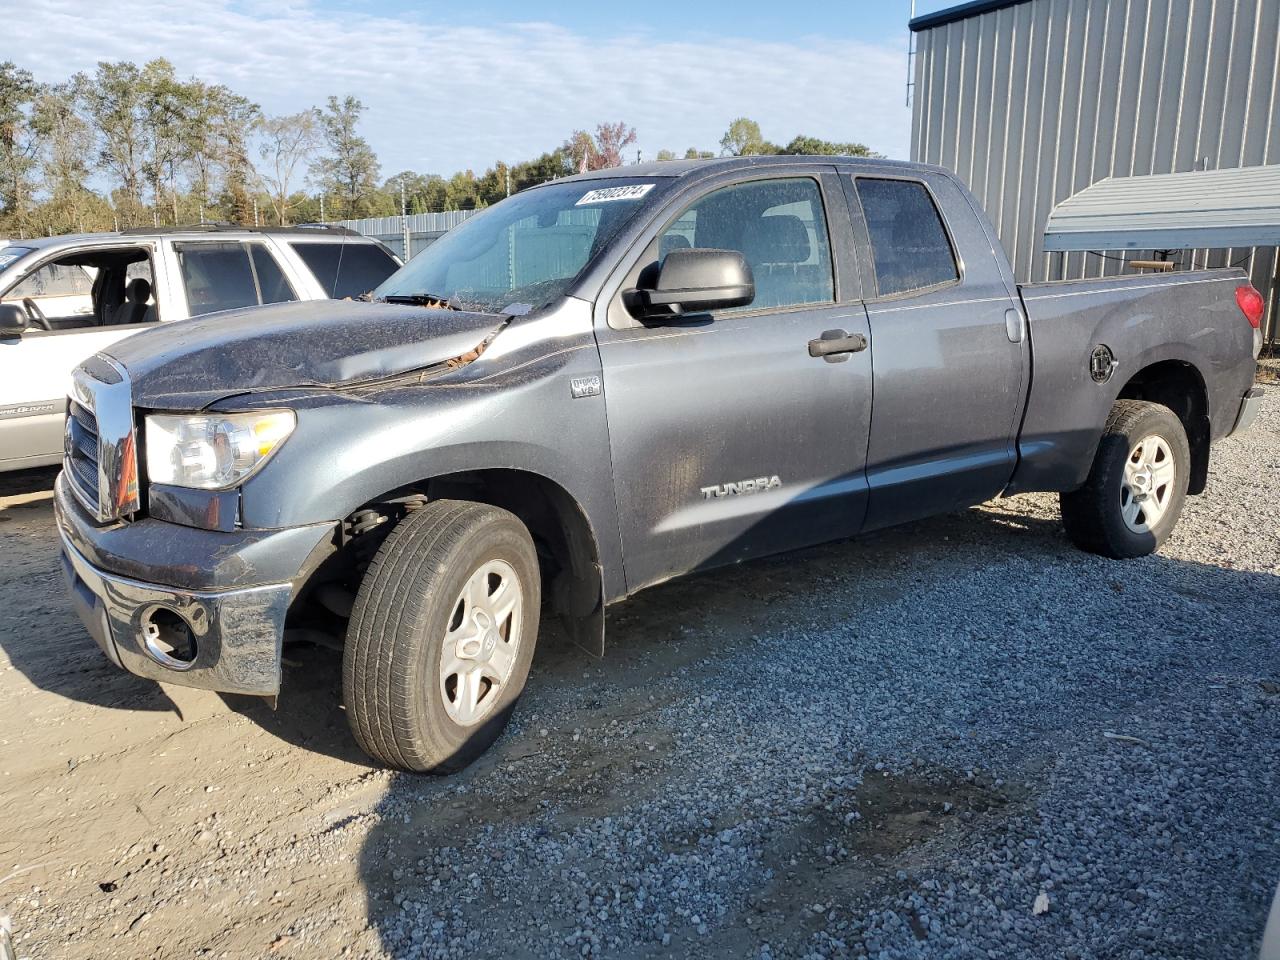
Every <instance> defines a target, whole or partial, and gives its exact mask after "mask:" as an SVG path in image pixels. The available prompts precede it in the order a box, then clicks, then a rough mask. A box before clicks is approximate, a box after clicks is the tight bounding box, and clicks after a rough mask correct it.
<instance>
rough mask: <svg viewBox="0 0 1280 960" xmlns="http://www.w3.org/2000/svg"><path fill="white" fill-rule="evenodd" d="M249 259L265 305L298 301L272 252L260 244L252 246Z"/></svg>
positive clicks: (259, 293) (259, 295)
mask: <svg viewBox="0 0 1280 960" xmlns="http://www.w3.org/2000/svg"><path fill="white" fill-rule="evenodd" d="M249 258H250V262H251V263H252V264H253V272H254V274H255V275H256V276H257V280H258V297H259V299H260V300H261V301H262V302H263V303H285V302H287V301H289V300H297V299H298V295H297V294H296V293H294V292H293V287H291V286H290V285H289V281H288V280H286V279H285V277H284V273H283V272H282V271H281V270H280V264H278V263H276V258H275V257H273V256H272V255H271V251H270V250H268V249H267V248H266V247H265V246H263V245H262V244H260V243H253V244H250V245H249Z"/></svg>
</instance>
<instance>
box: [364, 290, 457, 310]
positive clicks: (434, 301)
mask: <svg viewBox="0 0 1280 960" xmlns="http://www.w3.org/2000/svg"><path fill="white" fill-rule="evenodd" d="M378 299H380V300H381V301H382V302H383V303H410V304H413V305H414V306H418V307H440V308H442V309H444V310H461V309H462V308H461V307H455V306H454V305H453V304H452V303H450V302H449V298H448V297H440V296H437V295H436V294H434V293H393V294H391V295H390V296H386V297H379V298H378Z"/></svg>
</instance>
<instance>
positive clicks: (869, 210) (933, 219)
mask: <svg viewBox="0 0 1280 960" xmlns="http://www.w3.org/2000/svg"><path fill="white" fill-rule="evenodd" d="M854 182H855V183H856V184H857V188H858V199H859V201H860V202H861V203H862V213H863V216H865V217H866V219H867V232H868V233H869V234H870V235H871V252H872V255H873V257H874V259H875V265H876V283H877V286H878V289H879V292H880V296H882V297H888V296H892V295H894V294H898V293H909V292H910V291H912V290H923V289H924V288H926V287H936V286H938V285H939V284H944V283H950V282H952V281H954V280H958V279H959V278H960V272H959V270H957V269H956V255H955V251H954V250H952V249H951V241H950V240H949V239H947V231H946V228H945V227H943V225H942V217H941V216H940V215H939V213H938V208H937V207H936V206H934V203H933V198H932V197H931V196H930V195H929V191H928V190H927V189H925V185H924V184H923V183H920V182H919V181H916V180H877V179H874V178H871V177H858V178H857V179H856V180H855V181H854Z"/></svg>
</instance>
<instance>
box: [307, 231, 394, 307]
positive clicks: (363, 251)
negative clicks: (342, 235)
mask: <svg viewBox="0 0 1280 960" xmlns="http://www.w3.org/2000/svg"><path fill="white" fill-rule="evenodd" d="M289 246H291V247H292V248H293V251H294V253H296V254H297V255H298V256H299V257H300V258H301V259H302V262H303V263H305V264H306V265H307V269H309V270H310V271H311V272H312V273H313V274H314V275H315V278H316V280H317V281H319V283H320V286H321V288H322V289H323V290H324V292H325V294H326V295H327V296H329V297H331V298H332V299H334V300H345V299H347V298H349V297H359V296H363V295H364V294H366V293H369V292H371V291H372V290H373V289H374V288H375V287H377V286H379V285H380V284H381V283H382V281H383V280H385V279H387V277H389V276H391V274H393V273H395V272H396V271H397V270H399V269H400V267H399V265H398V264H397V263H396V262H395V260H394V259H392V257H391V254H389V253H387V251H385V250H383V249H382V247H380V246H378V245H377V244H376V243H367V242H360V243H344V242H342V241H333V242H323V243H316V242H310V243H291V244H289Z"/></svg>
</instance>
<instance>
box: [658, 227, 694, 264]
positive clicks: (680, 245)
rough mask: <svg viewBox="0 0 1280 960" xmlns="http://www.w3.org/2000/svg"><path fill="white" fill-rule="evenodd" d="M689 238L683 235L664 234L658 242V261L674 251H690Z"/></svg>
mask: <svg viewBox="0 0 1280 960" xmlns="http://www.w3.org/2000/svg"><path fill="white" fill-rule="evenodd" d="M690 246H691V244H690V243H689V238H688V237H686V236H685V235H684V234H682V233H664V234H663V235H662V239H661V240H660V241H659V242H658V259H659V260H662V259H663V258H665V257H666V255H667V254H668V253H670V252H671V251H672V250H688V249H689V248H690Z"/></svg>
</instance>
